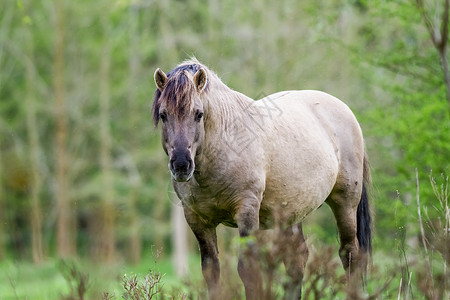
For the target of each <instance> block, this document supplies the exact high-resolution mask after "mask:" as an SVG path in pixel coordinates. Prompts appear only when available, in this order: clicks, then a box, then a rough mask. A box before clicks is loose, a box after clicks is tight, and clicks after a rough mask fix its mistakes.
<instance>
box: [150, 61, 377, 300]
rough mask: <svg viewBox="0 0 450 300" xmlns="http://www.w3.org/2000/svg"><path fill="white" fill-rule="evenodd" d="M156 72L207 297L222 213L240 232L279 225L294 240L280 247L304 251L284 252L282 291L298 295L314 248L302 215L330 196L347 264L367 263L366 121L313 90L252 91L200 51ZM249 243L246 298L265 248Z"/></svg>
mask: <svg viewBox="0 0 450 300" xmlns="http://www.w3.org/2000/svg"><path fill="white" fill-rule="evenodd" d="M154 79H155V83H156V86H157V90H156V92H155V96H154V102H153V120H154V123H155V126H157V125H158V123H162V124H161V127H162V146H163V148H164V151H165V152H166V153H167V155H168V156H169V169H170V173H171V174H172V179H173V186H174V188H175V191H176V193H177V195H178V197H179V198H180V199H181V202H182V205H183V208H184V214H185V217H186V220H187V222H188V224H189V226H190V228H191V229H192V231H193V233H194V234H195V236H196V238H197V240H198V244H199V247H200V253H201V264H202V272H203V276H204V278H205V280H206V283H207V286H208V293H209V297H210V298H217V297H218V295H219V291H220V288H219V276H220V266H219V259H218V250H217V237H216V227H217V226H218V225H219V224H220V223H222V224H224V225H226V226H232V227H237V228H238V229H239V235H240V236H241V237H248V236H252V235H254V234H255V233H256V231H258V230H260V229H268V228H271V227H273V226H274V224H275V223H276V224H277V225H279V226H281V228H282V232H283V233H284V234H285V235H286V236H288V237H291V239H290V241H293V242H290V243H288V244H286V245H282V247H280V249H285V251H289V253H292V252H293V251H297V253H298V254H297V255H290V256H285V257H283V262H284V264H285V266H286V270H287V274H288V275H289V276H290V279H291V280H292V282H291V284H289V285H286V287H285V289H286V290H285V297H286V298H291V299H292V298H297V299H298V298H300V297H301V282H302V279H303V272H304V269H305V265H306V261H307V258H308V250H307V247H306V243H305V240H304V237H303V233H302V231H301V230H302V227H301V222H302V219H303V218H304V217H305V216H307V215H308V214H310V213H311V212H313V211H314V210H316V209H317V208H318V207H319V206H321V205H322V204H323V203H324V202H325V203H327V204H328V205H329V206H330V207H331V209H332V211H333V213H334V216H335V218H336V223H337V227H338V232H339V238H340V242H341V246H340V250H339V256H340V258H341V261H342V264H343V266H344V268H345V269H346V270H347V272H348V274H351V273H353V271H355V270H358V269H362V268H365V262H364V258H363V257H365V256H366V255H365V254H367V253H368V252H371V217H370V212H369V203H368V196H367V192H366V187H367V185H368V183H369V177H370V174H369V169H368V162H367V155H366V154H365V147H364V140H363V136H362V132H361V129H360V126H359V124H358V122H357V120H356V118H355V116H354V115H353V113H352V112H351V111H350V109H349V108H348V107H347V106H346V105H345V104H344V103H343V102H341V101H340V100H338V99H337V98H335V97H333V96H330V95H328V94H326V93H323V92H319V91H309V90H305V91H284V92H279V93H276V94H273V95H270V96H268V97H265V98H263V99H261V100H258V101H254V100H253V99H250V98H249V97H247V96H245V95H243V94H241V93H239V92H236V91H233V90H232V89H230V88H229V87H227V86H226V85H225V84H224V83H223V82H222V81H221V80H220V79H219V77H218V76H217V75H216V74H215V73H214V72H212V71H211V70H209V69H208V68H207V67H206V66H204V65H202V64H200V63H199V62H198V61H197V60H195V59H193V60H190V61H186V62H184V63H182V64H180V65H179V66H177V67H176V68H175V69H173V70H172V71H170V72H169V73H168V74H167V75H166V74H165V73H164V72H163V71H161V70H160V69H157V70H156V72H155V75H154ZM248 244H249V245H248V249H250V248H251V247H252V245H251V243H248ZM248 249H247V250H248ZM247 250H241V251H240V252H241V253H240V255H239V262H238V273H239V276H240V277H241V279H242V281H243V283H244V287H245V294H246V298H247V299H261V298H262V297H263V296H262V282H261V276H260V275H259V274H258V270H259V268H258V258H257V257H256V255H253V254H252V253H253V252H254V251H247ZM361 266H363V267H361ZM349 276H350V275H349Z"/></svg>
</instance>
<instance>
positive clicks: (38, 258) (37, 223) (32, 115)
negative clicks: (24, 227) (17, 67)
mask: <svg viewBox="0 0 450 300" xmlns="http://www.w3.org/2000/svg"><path fill="white" fill-rule="evenodd" d="M24 26H25V27H26V28H25V43H26V46H25V47H26V54H27V55H26V61H25V69H26V72H25V74H26V96H25V110H26V122H27V131H28V143H29V146H30V172H31V188H30V194H31V195H30V201H31V212H30V221H31V222H30V223H31V224H30V225H31V251H32V256H33V262H34V263H35V264H40V263H42V261H43V260H44V251H43V244H42V216H41V206H40V201H39V194H40V191H41V187H42V181H41V177H40V174H39V132H38V126H37V122H36V109H35V105H36V100H35V99H34V95H35V94H36V93H35V89H34V83H33V82H34V81H35V78H34V71H33V70H34V45H33V39H32V35H31V32H30V31H31V29H30V26H29V25H24Z"/></svg>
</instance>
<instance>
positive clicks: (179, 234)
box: [172, 195, 189, 277]
mask: <svg viewBox="0 0 450 300" xmlns="http://www.w3.org/2000/svg"><path fill="white" fill-rule="evenodd" d="M173 197H175V198H177V197H176V196H175V195H174V196H173ZM177 201H179V200H178V199H174V202H175V203H176V202H177ZM187 232H188V231H187V225H186V220H185V218H184V212H183V207H182V206H181V205H174V204H173V205H172V233H173V234H172V244H173V247H174V249H173V265H174V267H175V274H176V275H177V276H178V277H183V276H186V275H187V274H188V253H189V249H188V239H187Z"/></svg>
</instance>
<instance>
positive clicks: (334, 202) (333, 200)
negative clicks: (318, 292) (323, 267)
mask: <svg viewBox="0 0 450 300" xmlns="http://www.w3.org/2000/svg"><path fill="white" fill-rule="evenodd" d="M360 195H361V192H360V191H359V192H358V190H357V189H356V188H354V189H353V190H351V191H350V190H346V191H343V190H339V191H335V192H333V193H332V195H331V196H330V198H329V199H328V200H327V204H328V205H329V206H330V207H331V210H332V211H333V214H334V217H335V219H336V223H337V227H338V231H339V239H340V242H341V246H340V248H339V256H340V258H341V261H342V264H343V266H344V269H345V270H346V271H347V274H348V275H350V274H352V273H353V271H356V270H357V269H358V267H359V260H360V257H359V256H360V253H359V243H358V239H357V235H356V234H357V220H356V212H357V206H358V203H359V199H360Z"/></svg>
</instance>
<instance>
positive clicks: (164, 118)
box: [159, 112, 167, 123]
mask: <svg viewBox="0 0 450 300" xmlns="http://www.w3.org/2000/svg"><path fill="white" fill-rule="evenodd" d="M159 118H160V119H161V121H162V122H163V123H165V122H166V121H167V114H166V112H162V113H160V114H159Z"/></svg>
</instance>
